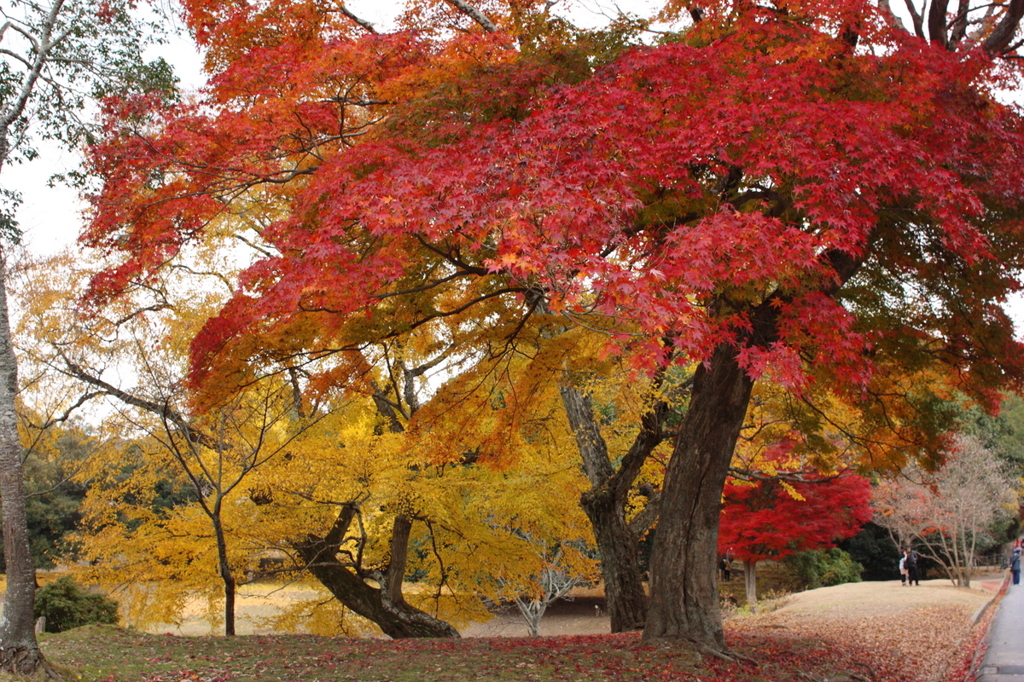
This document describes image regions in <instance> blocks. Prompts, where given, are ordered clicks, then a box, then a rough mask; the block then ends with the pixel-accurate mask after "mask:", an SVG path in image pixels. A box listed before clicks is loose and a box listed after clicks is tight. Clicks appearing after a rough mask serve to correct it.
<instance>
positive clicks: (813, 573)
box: [782, 547, 864, 589]
mask: <svg viewBox="0 0 1024 682" xmlns="http://www.w3.org/2000/svg"><path fill="white" fill-rule="evenodd" d="M782 561H783V563H784V564H786V565H787V566H788V567H789V568H790V569H792V570H793V572H794V573H796V575H797V577H798V578H799V579H800V581H801V582H803V583H804V585H806V587H807V588H808V589H814V588H816V587H830V586H832V585H841V584H843V583H859V582H860V574H861V572H862V571H863V570H864V567H863V566H861V565H860V564H858V563H857V562H856V561H854V560H853V558H852V557H850V555H849V554H847V553H846V552H844V551H843V550H841V549H839V548H838V547H833V548H832V549H826V550H820V549H813V550H810V551H807V552H798V553H796V554H791V555H790V556H788V557H786V558H785V559H783V560H782Z"/></svg>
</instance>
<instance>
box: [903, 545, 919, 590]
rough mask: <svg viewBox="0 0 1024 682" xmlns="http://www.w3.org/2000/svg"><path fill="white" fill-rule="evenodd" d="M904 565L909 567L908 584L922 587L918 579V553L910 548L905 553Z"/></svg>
mask: <svg viewBox="0 0 1024 682" xmlns="http://www.w3.org/2000/svg"><path fill="white" fill-rule="evenodd" d="M903 565H904V566H906V567H907V584H908V585H920V584H921V581H920V580H919V579H918V578H919V575H918V573H917V552H915V551H914V550H912V549H910V548H909V547H908V548H907V551H906V552H905V553H904V560H903Z"/></svg>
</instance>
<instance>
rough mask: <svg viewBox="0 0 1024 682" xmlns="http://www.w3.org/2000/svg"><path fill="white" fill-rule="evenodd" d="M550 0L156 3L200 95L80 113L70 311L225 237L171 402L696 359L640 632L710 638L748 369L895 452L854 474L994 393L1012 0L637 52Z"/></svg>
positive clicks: (1021, 140) (1008, 162)
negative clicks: (220, 294) (190, 391)
mask: <svg viewBox="0 0 1024 682" xmlns="http://www.w3.org/2000/svg"><path fill="white" fill-rule="evenodd" d="M550 7H551V5H550V3H544V2H534V3H520V2H509V3H504V2H498V1H494V2H486V3H481V4H480V5H479V6H476V5H472V4H467V3H466V2H461V1H460V2H453V3H451V4H448V3H443V2H430V1H426V0H424V1H421V2H412V3H410V4H409V10H408V12H407V14H406V15H405V17H404V19H403V22H404V23H403V25H402V26H403V27H402V29H400V30H396V31H393V32H390V33H378V32H376V31H375V30H374V29H373V27H372V26H369V25H367V22H364V21H361V20H359V18H358V17H355V16H353V15H352V13H351V12H349V11H347V10H344V9H341V10H340V11H334V6H333V5H332V6H331V8H328V7H326V6H322V5H320V4H318V3H316V2H299V1H297V0H295V1H288V2H285V1H284V0H280V1H272V2H268V3H261V4H258V5H250V4H243V3H208V2H200V1H199V0H192V1H190V2H186V3H184V9H185V16H186V19H187V21H188V23H189V26H190V27H191V29H192V31H193V32H194V34H195V37H196V39H197V41H198V42H199V43H200V44H202V45H204V46H205V47H206V48H207V49H208V55H209V56H208V64H207V66H208V69H209V71H210V74H211V81H210V85H209V87H208V88H207V89H206V90H205V91H203V92H202V93H200V96H199V97H198V98H197V100H196V101H193V102H189V103H185V104H181V105H178V106H174V107H170V108H163V107H161V106H154V104H156V102H155V101H154V100H153V98H148V99H147V98H135V97H111V98H109V99H108V100H107V102H106V128H105V134H104V135H103V137H102V139H100V140H99V141H98V143H97V144H96V145H94V146H93V147H92V148H91V152H90V154H91V156H90V159H91V163H92V170H93V171H95V172H96V173H98V174H99V175H100V176H101V177H103V178H104V183H103V186H102V189H101V190H100V191H99V192H98V193H97V194H96V195H95V197H94V204H93V205H94V214H93V221H92V224H91V226H90V228H89V230H88V231H87V233H86V235H85V237H84V240H85V243H86V244H88V245H91V246H95V247H97V248H99V249H100V250H101V251H103V252H104V253H105V254H107V255H108V256H109V257H110V258H111V265H110V267H109V268H108V269H107V270H106V271H105V272H104V273H102V274H101V275H100V276H98V277H96V278H95V279H94V281H93V285H92V288H91V300H92V302H93V304H94V305H102V304H104V303H105V302H106V301H109V300H110V299H111V298H112V297H115V296H117V295H120V294H122V293H123V292H125V291H126V290H130V289H132V288H136V289H137V288H139V287H144V286H145V284H146V282H147V281H148V280H149V278H151V277H153V276H154V274H155V273H157V272H158V271H159V270H160V269H161V268H165V267H167V265H168V264H173V263H174V262H175V259H177V258H179V257H181V255H182V254H183V253H185V252H187V250H188V249H189V248H192V247H193V246H196V245H201V244H203V243H207V242H208V240H209V239H211V235H223V234H225V232H224V231H225V230H227V231H228V233H229V234H231V235H232V236H233V237H237V238H238V239H239V240H244V241H246V242H248V243H251V244H253V245H255V246H256V247H257V249H258V252H259V254H260V255H259V256H257V257H256V259H255V260H254V261H253V262H251V264H248V265H247V267H246V268H245V269H244V271H243V272H242V274H241V276H240V278H239V280H238V282H237V286H235V288H234V292H233V296H232V298H231V299H230V300H229V301H228V302H227V303H226V304H225V305H224V306H223V308H222V309H221V310H220V312H219V313H218V314H217V315H215V316H214V317H213V318H211V319H210V320H209V321H208V322H207V323H206V324H205V325H204V327H203V328H202V330H201V331H200V332H199V333H198V334H197V335H196V336H195V339H194V340H193V342H192V346H191V372H190V377H191V382H192V385H193V386H194V387H196V388H197V389H198V390H199V391H200V395H201V396H202V397H201V399H200V400H199V401H198V402H197V403H196V404H197V405H201V404H204V401H205V403H206V404H210V403H211V402H215V401H216V400H217V399H218V398H219V397H223V396H224V395H226V394H228V393H230V392H231V391H232V390H233V387H234V388H237V387H241V386H245V385H246V384H247V383H249V382H251V381H253V380H254V379H255V378H256V377H258V376H260V375H261V374H264V373H267V372H275V371H282V369H284V368H287V367H288V366H289V365H293V366H294V365H295V364H301V365H302V367H303V369H304V371H308V372H309V373H310V383H309V390H311V391H317V390H321V391H322V390H326V389H327V388H328V387H337V386H352V385H360V384H361V385H363V386H364V387H365V386H366V384H365V383H362V382H363V379H360V377H366V376H367V374H366V373H365V366H366V360H367V357H366V355H364V354H363V353H362V350H363V349H365V348H368V347H370V346H371V345H372V344H379V343H387V344H402V347H404V348H415V349H416V351H417V352H419V353H420V354H421V355H422V356H424V357H435V356H438V355H440V354H442V353H449V354H451V353H456V354H459V357H461V358H463V359H464V360H465V362H467V363H472V362H473V361H475V360H476V359H478V358H480V357H493V356H496V355H501V354H503V353H511V354H513V355H514V354H516V353H518V352H521V351H523V350H524V348H523V347H521V346H520V345H518V340H519V335H520V333H521V332H522V331H523V330H525V329H527V328H528V327H530V325H531V324H534V323H537V324H538V325H539V327H538V328H539V329H540V336H541V338H550V337H551V336H552V334H553V333H554V330H553V329H551V328H548V329H547V330H546V331H545V330H544V324H545V321H544V320H543V319H541V318H542V317H543V316H552V317H554V318H556V319H557V326H558V327H560V328H564V327H566V326H569V327H581V328H586V329H589V330H596V331H599V332H601V333H602V334H604V335H605V337H606V339H607V341H608V344H607V347H606V352H611V353H616V354H621V355H623V356H624V357H626V358H628V359H629V361H630V363H631V365H632V366H633V367H634V368H636V369H637V370H638V371H649V372H652V373H657V372H658V371H662V370H664V369H665V367H666V366H667V365H668V364H670V363H674V362H682V363H687V364H689V365H691V366H694V367H695V368H696V369H695V374H694V377H693V381H692V389H691V390H690V392H689V398H688V402H687V405H686V408H685V411H684V414H683V416H682V417H681V420H680V423H679V425H678V428H677V429H676V431H675V433H676V439H675V446H674V449H673V453H672V457H671V460H670V461H669V462H668V464H667V468H666V477H665V481H664V488H663V491H662V493H663V496H662V501H663V506H662V508H661V509H662V513H661V517H660V520H659V525H658V533H657V539H656V542H655V548H654V554H653V557H652V564H651V611H650V613H649V614H648V617H647V622H646V628H645V637H646V638H647V639H669V640H674V641H679V642H688V643H691V644H694V645H696V646H698V647H700V648H709V649H713V650H716V651H719V652H720V651H722V650H724V647H725V644H724V639H723V637H722V629H721V620H720V614H719V612H718V603H717V594H716V593H715V590H714V587H715V583H714V580H715V578H714V568H713V567H714V563H715V557H716V553H717V541H716V537H715V536H716V534H717V530H718V505H719V501H720V498H721V494H722V490H723V486H724V484H725V478H726V474H727V471H728V468H729V465H730V462H731V459H732V455H733V451H734V448H735V444H736V440H737V438H738V437H739V435H740V432H741V429H742V428H743V424H744V419H745V417H746V415H747V412H748V407H749V404H750V399H751V394H752V390H753V387H754V384H755V382H762V383H765V382H770V383H773V384H776V385H778V386H781V387H784V388H785V389H787V390H788V391H790V392H791V394H792V395H793V396H795V397H796V399H797V400H800V401H802V402H803V404H804V405H805V406H806V408H807V409H805V410H804V413H803V414H804V418H805V419H804V423H803V424H802V430H803V431H805V432H808V433H814V432H821V431H823V430H825V427H826V426H828V425H831V424H830V423H829V416H828V415H829V414H830V412H831V411H830V410H822V409H819V408H818V405H817V401H818V400H819V399H822V398H821V397H822V396H827V399H828V400H829V401H835V402H839V403H842V404H844V405H845V406H846V408H847V409H849V410H852V411H854V412H855V413H856V414H857V417H858V419H859V421H860V422H861V423H864V424H866V425H867V427H868V428H866V429H865V430H864V431H863V433H868V434H871V433H875V434H878V433H882V432H886V433H888V434H890V435H889V437H888V438H887V440H886V442H887V443H890V444H891V443H894V442H898V443H899V444H900V447H898V448H892V447H885V448H882V447H874V445H876V444H877V442H878V441H877V440H872V438H869V437H865V438H862V439H861V441H860V445H861V446H862V448H861V451H862V452H863V453H864V458H863V462H864V464H866V465H869V466H893V467H898V466H900V465H902V464H903V463H905V462H906V461H908V460H910V459H913V458H923V459H928V458H929V457H932V456H934V455H935V454H936V453H940V452H942V448H941V447H938V446H940V445H941V444H942V441H943V438H944V436H943V434H944V433H945V431H946V424H945V423H944V419H943V417H944V415H945V413H944V412H943V411H942V410H941V409H940V407H939V406H941V405H942V404H943V399H944V397H945V396H946V395H948V393H949V392H950V391H952V390H958V391H961V392H963V393H964V394H965V395H968V396H970V397H972V398H973V399H975V400H977V401H980V402H982V403H985V404H989V405H991V404H992V403H993V401H994V398H995V396H996V392H995V391H996V389H998V388H1001V387H1010V388H1014V389H1018V390H1019V389H1020V388H1021V387H1022V383H1021V382H1022V379H1024V364H1022V362H1024V361H1022V357H1024V355H1022V353H1021V351H1022V347H1021V344H1020V343H1018V342H1017V341H1015V340H1014V337H1013V328H1012V324H1011V322H1010V320H1009V318H1008V316H1007V315H1006V313H1005V311H1004V309H1003V305H1004V304H1005V301H1006V296H1007V295H1008V294H1010V293H1012V292H1014V291H1017V290H1019V288H1020V284H1019V273H1020V270H1021V266H1022V264H1024V248H1022V247H1024V232H1022V230H1021V215H1022V213H1021V210H1022V208H1024V174H1022V169H1024V158H1022V156H1024V118H1022V116H1021V111H1020V109H1019V107H1017V106H1015V105H1012V104H1008V103H1006V102H1004V101H1002V100H1001V99H1000V98H999V97H998V95H997V92H998V90H999V89H1000V88H1003V87H1014V84H1015V82H1016V81H1015V80H1014V79H1015V78H1016V77H1017V71H1016V69H1017V64H1018V63H1019V62H1018V61H1016V60H1015V57H1016V55H1015V54H1014V51H1015V50H1016V49H1017V48H1018V47H1019V43H1018V42H1016V41H1018V40H1019V38H1018V35H1019V33H1018V25H1019V22H1020V20H1021V17H1022V15H1024V3H1022V2H1020V0H1011V1H1010V2H1006V3H995V4H992V5H988V6H980V5H979V6H978V7H974V6H973V5H971V3H969V2H965V3H961V4H960V6H959V9H958V10H957V12H956V13H955V14H953V15H951V16H947V9H948V8H947V3H945V2H933V3H931V5H929V6H928V7H927V9H924V8H922V9H921V10H920V11H919V10H917V9H914V16H913V21H912V26H911V28H910V30H908V29H907V28H906V27H905V26H904V24H903V23H902V22H901V21H900V20H899V19H898V18H897V17H896V16H895V15H894V14H893V13H892V12H891V10H890V9H889V6H888V4H887V3H879V4H878V5H874V4H872V3H869V2H864V1H862V0H830V1H829V2H818V1H815V2H803V1H800V0H795V1H786V2H782V1H779V2H773V3H766V4H754V3H750V2H735V3H734V2H725V1H724V0H723V1H721V2H708V3H706V4H704V5H701V6H697V5H693V6H690V7H689V12H688V13H684V12H683V7H682V5H681V3H678V2H668V3H666V5H665V7H664V10H663V14H662V18H663V19H665V20H667V21H673V20H675V21H677V22H678V23H677V24H676V25H675V26H676V28H678V31H677V32H672V33H667V34H665V35H664V36H663V39H662V40H661V41H659V42H658V43H657V44H642V43H641V41H640V40H638V37H637V36H638V34H637V29H638V28H642V27H643V24H642V23H641V24H635V23H630V22H619V23H617V24H614V25H612V26H610V27H608V28H607V29H603V30H600V31H581V30H578V29H576V28H574V27H572V26H571V25H569V24H568V23H567V22H566V21H565V20H564V19H560V18H557V17H554V16H552V15H551V14H550ZM985 7H987V9H986V8H985ZM1011 58H1013V59H1011ZM254 208H258V209H259V210H258V211H254ZM537 320H540V321H539V322H536V321H537ZM909 377H928V381H927V382H923V383H922V382H917V381H911V380H908V378H909ZM822 442H824V441H822Z"/></svg>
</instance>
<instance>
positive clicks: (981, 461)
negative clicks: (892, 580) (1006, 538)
mask: <svg viewBox="0 0 1024 682" xmlns="http://www.w3.org/2000/svg"><path fill="white" fill-rule="evenodd" d="M1017 487H1018V482H1017V481H1016V480H1015V479H1014V477H1013V476H1012V475H1011V474H1009V473H1008V472H1007V469H1006V464H1005V463H1004V462H1003V461H1001V460H1000V459H999V457H998V456H997V455H996V453H995V452H994V451H993V450H990V449H989V448H986V447H984V446H983V445H982V444H981V442H980V441H979V440H978V439H977V438H975V437H974V436H964V435H960V436H957V437H956V438H955V439H954V441H953V446H952V447H951V448H950V449H949V452H948V453H947V454H946V462H945V465H944V466H943V467H942V468H940V469H939V470H937V471H934V472H928V471H924V470H922V469H920V468H919V467H911V468H909V469H905V470H904V472H903V476H902V477H901V478H899V479H897V480H888V481H884V482H882V484H881V485H879V486H878V488H877V489H876V491H875V495H874V501H873V503H874V507H875V523H877V524H879V525H881V526H883V527H885V528H887V529H888V530H889V532H890V533H892V535H893V537H894V539H895V540H896V542H898V543H899V544H900V545H904V546H906V545H909V544H911V543H913V545H914V547H915V549H917V551H918V552H919V553H920V554H921V556H923V557H926V558H928V559H931V560H933V561H935V562H936V563H937V564H938V565H939V566H941V567H942V569H943V570H944V571H945V573H946V575H947V576H948V577H949V579H950V580H952V581H953V582H954V584H956V585H957V586H959V587H970V586H971V572H972V568H973V565H974V561H975V558H976V557H977V555H978V553H979V552H981V551H984V550H985V549H987V548H988V547H989V546H991V545H992V544H994V543H995V542H996V539H995V537H994V535H993V531H994V530H995V528H996V526H998V524H999V522H1000V521H1001V520H1002V521H1008V520H1009V519H1010V517H1011V516H1012V515H1013V514H1014V513H1015V512H1016V511H1017V510H1018V508H1019V498H1018V494H1017Z"/></svg>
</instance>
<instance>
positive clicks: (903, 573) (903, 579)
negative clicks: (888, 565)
mask: <svg viewBox="0 0 1024 682" xmlns="http://www.w3.org/2000/svg"><path fill="white" fill-rule="evenodd" d="M900 584H901V585H902V586H903V587H906V586H907V555H906V554H901V555H900Z"/></svg>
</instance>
